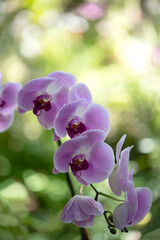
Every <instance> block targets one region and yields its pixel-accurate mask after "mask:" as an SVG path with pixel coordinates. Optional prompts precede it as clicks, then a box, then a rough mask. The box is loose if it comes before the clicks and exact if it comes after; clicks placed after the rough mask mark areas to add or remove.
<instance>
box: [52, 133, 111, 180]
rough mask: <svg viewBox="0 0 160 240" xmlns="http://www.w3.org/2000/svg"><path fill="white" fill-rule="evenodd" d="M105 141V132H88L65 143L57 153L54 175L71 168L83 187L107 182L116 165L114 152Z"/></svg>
mask: <svg viewBox="0 0 160 240" xmlns="http://www.w3.org/2000/svg"><path fill="white" fill-rule="evenodd" d="M104 139H105V132H103V131H101V130H88V131H85V132H84V133H82V134H81V135H80V136H78V137H76V138H73V139H70V140H68V141H66V142H64V143H63V144H62V145H61V146H60V147H59V148H58V150H57V151H56V153H55V156H54V169H53V173H55V174H56V173H58V172H62V173H65V172H68V171H69V167H71V170H72V172H73V174H74V176H75V177H76V178H77V180H78V181H79V182H80V183H81V184H83V185H88V184H90V183H98V182H101V181H103V180H105V179H106V178H107V177H108V176H109V175H110V174H111V172H112V171H113V168H114V165H115V164H114V154H113V150H112V148H111V147H110V146H109V145H108V144H106V143H104V142H103V141H104Z"/></svg>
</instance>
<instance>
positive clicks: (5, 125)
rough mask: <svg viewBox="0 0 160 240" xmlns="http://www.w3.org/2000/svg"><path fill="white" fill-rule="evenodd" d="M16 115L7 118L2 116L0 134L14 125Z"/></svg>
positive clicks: (0, 117)
mask: <svg viewBox="0 0 160 240" xmlns="http://www.w3.org/2000/svg"><path fill="white" fill-rule="evenodd" d="M13 118H14V113H11V114H10V115H7V116H2V115H0V132H4V131H6V130H7V129H8V128H9V127H10V126H11V124H12V122H13Z"/></svg>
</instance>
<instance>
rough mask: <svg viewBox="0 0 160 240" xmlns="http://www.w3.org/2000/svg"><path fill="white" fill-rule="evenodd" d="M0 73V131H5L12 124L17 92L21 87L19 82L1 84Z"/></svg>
mask: <svg viewBox="0 0 160 240" xmlns="http://www.w3.org/2000/svg"><path fill="white" fill-rule="evenodd" d="M1 83H2V75H1V73H0V132H4V131H6V130H7V129H8V128H9V127H10V126H11V124H12V122H13V118H14V111H15V109H16V107H17V94H18V92H19V90H20V88H21V84H20V83H12V82H7V83H6V84H5V85H2V84H1Z"/></svg>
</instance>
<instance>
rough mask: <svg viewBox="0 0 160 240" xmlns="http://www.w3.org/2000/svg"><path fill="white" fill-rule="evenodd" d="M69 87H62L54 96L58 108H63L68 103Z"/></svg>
mask: <svg viewBox="0 0 160 240" xmlns="http://www.w3.org/2000/svg"><path fill="white" fill-rule="evenodd" d="M68 96H69V88H68V87H65V86H64V87H62V88H61V89H60V90H59V91H58V92H57V93H56V94H55V96H54V103H55V105H56V107H57V108H58V109H61V108H62V107H63V106H64V104H67V103H68Z"/></svg>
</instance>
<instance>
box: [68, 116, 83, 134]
mask: <svg viewBox="0 0 160 240" xmlns="http://www.w3.org/2000/svg"><path fill="white" fill-rule="evenodd" d="M66 130H67V133H68V135H69V137H70V138H74V137H76V136H79V135H80V134H81V133H83V132H84V131H86V130H87V128H86V126H85V124H84V123H82V122H81V120H80V118H79V117H75V118H74V119H72V120H71V121H70V122H69V124H68V127H67V128H66Z"/></svg>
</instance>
